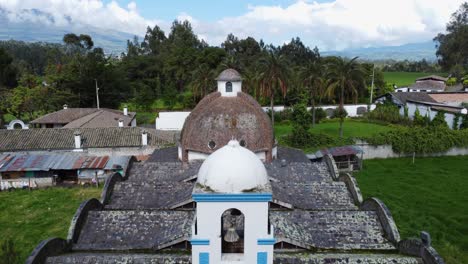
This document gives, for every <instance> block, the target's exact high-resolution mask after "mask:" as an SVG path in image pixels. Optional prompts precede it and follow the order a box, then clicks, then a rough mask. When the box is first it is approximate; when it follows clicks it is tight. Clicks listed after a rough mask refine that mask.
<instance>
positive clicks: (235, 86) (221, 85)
mask: <svg viewBox="0 0 468 264" xmlns="http://www.w3.org/2000/svg"><path fill="white" fill-rule="evenodd" d="M226 83H227V82H224V81H218V92H220V93H221V96H237V93H238V92H242V81H239V82H231V83H232V92H230V93H227V92H226Z"/></svg>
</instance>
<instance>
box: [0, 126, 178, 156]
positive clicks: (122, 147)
mask: <svg viewBox="0 0 468 264" xmlns="http://www.w3.org/2000/svg"><path fill="white" fill-rule="evenodd" d="M174 140H175V139H174V138H173V137H171V136H170V135H166V134H164V132H163V131H157V130H155V129H143V128H139V127H104V128H50V129H41V128H33V129H14V130H7V129H2V130H0V154H2V153H3V154H8V153H14V154H18V153H25V154H47V153H50V152H51V151H54V152H55V153H57V152H61V153H82V154H83V155H97V156H102V155H109V156H113V155H117V156H132V155H133V156H140V155H149V154H151V153H152V152H153V151H154V150H155V149H157V148H161V147H162V146H165V145H168V144H174Z"/></svg>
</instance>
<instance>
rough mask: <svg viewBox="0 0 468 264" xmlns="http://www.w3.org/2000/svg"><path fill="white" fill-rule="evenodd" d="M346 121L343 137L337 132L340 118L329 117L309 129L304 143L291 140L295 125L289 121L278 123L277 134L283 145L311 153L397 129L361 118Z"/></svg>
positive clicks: (276, 126)
mask: <svg viewBox="0 0 468 264" xmlns="http://www.w3.org/2000/svg"><path fill="white" fill-rule="evenodd" d="M345 123H346V125H345V126H344V127H343V138H340V137H339V136H338V134H337V133H336V131H338V129H339V120H338V119H327V120H324V121H323V122H320V123H319V124H317V125H315V127H313V128H310V129H309V130H308V132H309V134H310V138H309V142H307V144H304V145H299V144H294V142H293V141H291V136H292V133H293V125H291V122H289V121H283V122H277V123H276V125H275V136H276V137H277V138H278V140H279V143H280V144H282V145H286V146H291V147H296V148H300V149H302V150H304V151H305V152H308V153H310V152H314V151H316V150H318V149H321V148H326V147H333V146H343V145H349V144H353V143H354V140H353V139H354V138H364V137H371V136H374V135H376V134H378V133H383V132H386V131H391V130H393V129H395V127H393V126H389V125H386V124H376V123H369V122H366V121H365V120H359V119H350V118H348V119H345Z"/></svg>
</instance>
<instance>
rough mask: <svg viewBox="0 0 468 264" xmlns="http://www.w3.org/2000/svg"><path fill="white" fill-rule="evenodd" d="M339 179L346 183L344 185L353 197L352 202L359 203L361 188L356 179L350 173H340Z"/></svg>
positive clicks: (360, 201)
mask: <svg viewBox="0 0 468 264" xmlns="http://www.w3.org/2000/svg"><path fill="white" fill-rule="evenodd" d="M339 180H340V181H342V182H344V183H346V187H347V188H348V191H349V192H350V193H351V196H352V197H353V200H354V204H355V205H358V206H359V205H361V204H362V201H363V198H362V194H361V189H359V187H358V184H357V182H356V179H355V178H354V177H353V176H351V174H349V173H346V174H343V175H341V176H340V178H339Z"/></svg>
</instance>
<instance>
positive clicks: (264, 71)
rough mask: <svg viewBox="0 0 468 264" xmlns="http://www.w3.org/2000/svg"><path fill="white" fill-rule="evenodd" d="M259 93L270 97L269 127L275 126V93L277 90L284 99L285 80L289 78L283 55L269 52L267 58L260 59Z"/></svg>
mask: <svg viewBox="0 0 468 264" xmlns="http://www.w3.org/2000/svg"><path fill="white" fill-rule="evenodd" d="M259 62H260V80H261V81H260V92H261V94H262V95H263V96H267V97H270V110H271V125H272V126H274V125H275V115H274V112H273V105H274V101H275V92H276V91H277V90H278V89H279V90H280V92H281V93H282V95H283V98H284V97H286V93H287V91H288V86H287V80H288V78H289V68H288V66H287V63H286V58H285V57H284V56H283V55H277V54H275V53H273V52H271V51H270V52H269V54H268V55H267V56H265V57H264V58H262V59H260V61H259Z"/></svg>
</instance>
